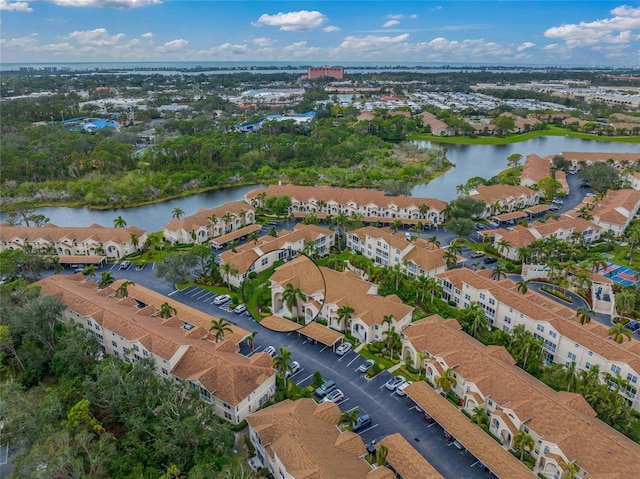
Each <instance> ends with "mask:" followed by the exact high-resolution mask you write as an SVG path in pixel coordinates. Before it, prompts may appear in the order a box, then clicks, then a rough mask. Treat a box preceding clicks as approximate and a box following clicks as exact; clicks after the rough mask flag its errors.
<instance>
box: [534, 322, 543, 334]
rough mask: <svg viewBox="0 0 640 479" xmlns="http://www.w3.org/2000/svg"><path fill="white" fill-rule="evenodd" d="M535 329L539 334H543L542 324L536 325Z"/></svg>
mask: <svg viewBox="0 0 640 479" xmlns="http://www.w3.org/2000/svg"><path fill="white" fill-rule="evenodd" d="M536 329H537V330H538V331H540V332H541V333H544V326H543V325H542V324H538V325H537V326H536Z"/></svg>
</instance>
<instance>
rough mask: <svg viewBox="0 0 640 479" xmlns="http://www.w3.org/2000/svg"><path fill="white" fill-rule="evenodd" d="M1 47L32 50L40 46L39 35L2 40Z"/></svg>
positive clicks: (0, 41)
mask: <svg viewBox="0 0 640 479" xmlns="http://www.w3.org/2000/svg"><path fill="white" fill-rule="evenodd" d="M0 45H1V46H2V48H17V49H20V50H31V49H32V48H34V47H36V46H37V45H38V34H37V33H32V34H31V35H29V36H26V37H17V38H10V39H8V40H7V39H5V38H3V39H1V40H0Z"/></svg>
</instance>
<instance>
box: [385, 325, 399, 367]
mask: <svg viewBox="0 0 640 479" xmlns="http://www.w3.org/2000/svg"><path fill="white" fill-rule="evenodd" d="M383 334H384V335H385V336H386V337H387V349H388V350H389V358H390V359H391V360H392V361H393V352H394V350H395V348H396V344H397V343H399V342H400V341H401V340H402V338H401V337H400V334H398V332H397V331H396V328H395V327H394V326H391V327H390V328H389V329H387V330H386V331H385V332H384V333H383Z"/></svg>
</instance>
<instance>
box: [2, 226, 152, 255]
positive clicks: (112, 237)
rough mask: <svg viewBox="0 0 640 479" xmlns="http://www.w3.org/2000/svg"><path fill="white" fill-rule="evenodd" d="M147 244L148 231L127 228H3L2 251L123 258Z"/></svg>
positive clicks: (131, 227) (133, 227)
mask: <svg viewBox="0 0 640 479" xmlns="http://www.w3.org/2000/svg"><path fill="white" fill-rule="evenodd" d="M146 240H147V232H146V230H143V229H140V228H136V227H135V226H127V227H126V228H113V227H111V228H106V227H104V226H100V225H96V224H94V225H91V226H87V227H81V226H56V225H54V224H51V223H48V224H46V225H43V226H12V225H9V224H6V223H3V224H2V225H0V251H4V250H6V249H24V248H35V249H37V250H41V251H43V252H48V253H50V254H56V255H58V256H108V257H110V258H122V257H124V256H127V255H129V254H132V253H135V252H137V251H138V250H139V248H141V247H142V245H144V243H145V241H146Z"/></svg>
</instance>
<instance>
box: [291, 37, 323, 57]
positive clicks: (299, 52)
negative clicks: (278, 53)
mask: <svg viewBox="0 0 640 479" xmlns="http://www.w3.org/2000/svg"><path fill="white" fill-rule="evenodd" d="M283 50H284V51H285V52H287V55H289V56H293V57H302V58H304V57H309V56H312V55H315V54H316V53H318V52H319V51H320V48H319V47H309V46H307V42H306V41H302V42H296V43H292V44H291V45H287V46H286V47H284V48H283Z"/></svg>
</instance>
